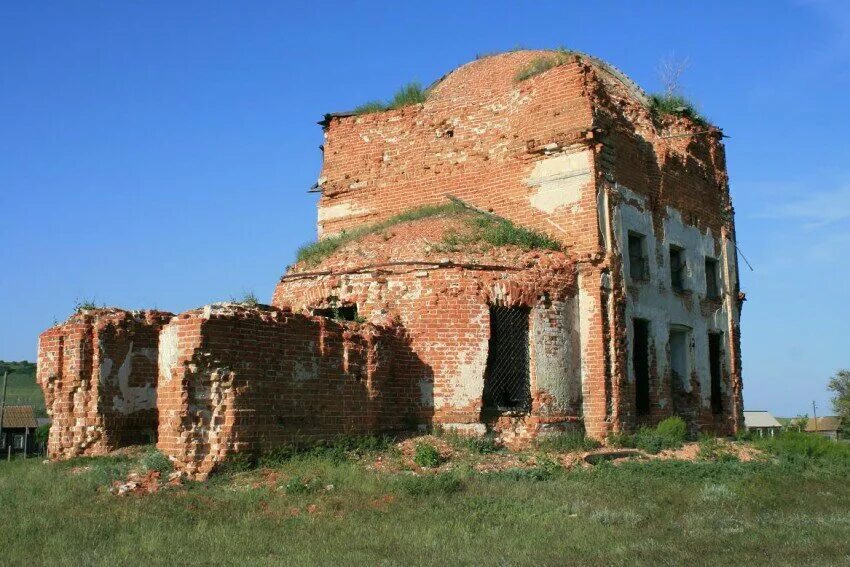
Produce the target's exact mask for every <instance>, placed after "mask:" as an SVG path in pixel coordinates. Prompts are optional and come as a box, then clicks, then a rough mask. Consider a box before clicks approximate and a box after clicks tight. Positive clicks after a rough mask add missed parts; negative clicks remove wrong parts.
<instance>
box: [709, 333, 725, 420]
mask: <svg viewBox="0 0 850 567" xmlns="http://www.w3.org/2000/svg"><path fill="white" fill-rule="evenodd" d="M721 337H722V335H721V334H720V333H709V334H708V364H709V371H710V372H711V411H712V412H713V413H723V397H722V393H721V391H720V367H721V365H720V361H721V359H720V357H721V356H722V352H721V342H720V340H721Z"/></svg>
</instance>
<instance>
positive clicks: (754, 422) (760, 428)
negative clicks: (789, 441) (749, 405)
mask: <svg viewBox="0 0 850 567" xmlns="http://www.w3.org/2000/svg"><path fill="white" fill-rule="evenodd" d="M744 426H745V427H746V428H747V431H749V432H750V433H752V434H753V435H758V436H759V437H773V436H774V435H776V434H778V433H781V432H782V424H781V423H779V421H778V420H777V419H776V418H775V417H773V416H772V415H771V413H770V412H769V411H761V410H750V411H747V410H744Z"/></svg>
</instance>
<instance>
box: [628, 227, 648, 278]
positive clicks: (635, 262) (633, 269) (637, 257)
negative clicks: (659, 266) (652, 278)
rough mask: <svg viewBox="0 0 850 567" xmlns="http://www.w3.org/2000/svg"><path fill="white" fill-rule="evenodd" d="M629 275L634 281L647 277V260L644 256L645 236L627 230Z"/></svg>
mask: <svg viewBox="0 0 850 567" xmlns="http://www.w3.org/2000/svg"><path fill="white" fill-rule="evenodd" d="M629 276H630V277H631V279H632V281H634V282H643V281H647V280H648V279H649V262H648V261H647V258H646V237H645V236H644V235H642V234H639V233H637V232H631V231H630V232H629Z"/></svg>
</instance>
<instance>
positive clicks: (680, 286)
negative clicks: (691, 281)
mask: <svg viewBox="0 0 850 567" xmlns="http://www.w3.org/2000/svg"><path fill="white" fill-rule="evenodd" d="M686 269H687V265H686V261H685V249H684V248H682V247H680V246H674V245H672V244H671V245H670V287H672V288H673V291H675V292H677V293H681V292H683V291H685V281H686V276H687V272H686Z"/></svg>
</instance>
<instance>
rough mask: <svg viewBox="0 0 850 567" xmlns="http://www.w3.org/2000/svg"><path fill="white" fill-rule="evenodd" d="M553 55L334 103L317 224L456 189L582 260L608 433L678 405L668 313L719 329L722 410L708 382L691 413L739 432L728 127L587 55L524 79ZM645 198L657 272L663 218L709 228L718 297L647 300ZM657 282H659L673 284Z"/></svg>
mask: <svg viewBox="0 0 850 567" xmlns="http://www.w3.org/2000/svg"><path fill="white" fill-rule="evenodd" d="M552 55H553V54H552V53H551V52H543V51H517V52H511V53H504V54H499V55H495V56H490V57H485V58H483V59H480V60H477V61H474V62H471V63H468V64H466V65H463V66H461V67H459V68H457V69H455V70H454V71H452V72H450V73H449V74H448V75H446V76H445V77H444V78H442V79H441V80H440V81H438V82H437V83H435V85H433V86H432V88H431V89H430V90H429V93H428V97H427V100H426V101H425V102H424V103H423V104H421V105H414V106H411V107H406V108H401V109H397V110H391V111H387V112H379V113H374V114H367V115H360V116H354V115H346V114H345V113H342V114H336V115H330V116H328V118H327V120H326V122H325V138H326V139H325V145H324V152H325V154H324V165H323V169H322V174H321V177H320V179H319V183H318V188H319V189H320V191H321V193H322V196H321V199H320V201H319V213H318V226H319V233H320V235H323V234H329V233H336V232H338V231H340V230H345V229H350V228H352V227H355V226H359V225H362V224H363V223H368V222H374V221H380V220H384V219H386V218H387V217H389V216H391V215H393V214H395V213H398V212H400V211H402V210H404V209H407V208H410V207H413V206H417V205H422V204H432V203H439V202H441V201H442V200H443V199H445V195H447V194H451V195H455V196H458V197H460V198H461V199H463V200H464V201H466V202H468V203H470V204H472V205H474V206H477V207H479V208H482V209H487V210H491V211H494V212H496V213H497V214H499V215H501V216H504V217H506V218H509V219H511V220H512V221H514V222H516V223H518V224H520V225H522V226H526V227H529V228H533V229H536V230H538V231H541V232H545V233H547V234H549V235H550V236H551V237H553V238H555V239H557V240H559V241H561V242H563V243H564V244H565V245H566V246H567V247H568V248H569V250H570V252H571V253H572V255H573V257H574V258H575V259H576V260H577V262H578V274H579V277H578V282H577V285H578V288H579V297H580V301H579V303H580V319H581V322H580V324H581V328H582V347H581V348H582V364H583V380H584V384H585V393H586V397H585V400H584V404H585V416H586V418H589V419H588V423H592V424H594V425H593V428H592V429H589V430H588V431H589V432H590V433H591V434H592V435H594V436H597V437H601V436H604V435H605V433H606V432H607V431H608V430H609V429H611V428H614V429H617V430H619V429H621V428H624V429H633V428H635V427H637V426H639V425H641V424H654V423H657V422H658V421H659V420H661V419H663V418H664V417H666V416H669V415H671V412H672V408H673V403H672V399H671V396H672V394H671V383H670V380H671V375H670V371H669V368H668V365H667V363H666V360H665V357H666V355H665V348H666V340H667V337H666V334H665V333H666V332H667V331H666V329H667V327H668V325H669V324H671V323H677V324H685V325H690V326H692V327H694V336H695V338H696V339H697V340H699V341H701V342H700V344H701V345H702V343H703V342H704V341H705V337H704V336H703V335H704V334H705V330H706V329H708V330H710V331H712V332H721V333H722V334H723V337H724V341H725V343H724V353H723V354H724V364H723V390H724V397H725V399H726V405H725V408H726V409H724V412H723V413H722V415H716V414H711V413H710V412H709V413H708V414H706V409H707V407H706V397H705V396H706V389H705V388H704V387H703V386H704V385H705V384H697V385H696V387H697V388H698V389H699V388H701V390H702V393H701V394H698V395H696V397H694V400H695V401H696V403H697V405H698V406H699V407H696V408H687V413H689V414H695V415H696V416H697V417H694V418H693V420H694V421H695V423H697V424H698V426H699V427H700V428H702V429H712V430H714V431H717V432H719V433H724V432H731V431H736V430H737V429H738V428H740V427H741V424H742V421H741V420H742V416H743V414H742V408H743V402H742V378H741V362H740V361H741V355H740V339H739V337H740V326H739V318H740V302H739V299H738V297H739V287H738V277H737V270H738V268H737V262H736V257H735V254H734V241H735V231H734V220H733V210H732V206H731V199H730V196H729V185H728V177H727V174H726V164H725V156H724V149H723V144H722V137H723V135H722V132H721V131H720V130H719V129H718V128H716V127H714V126H711V125H709V124H704V123H700V122H697V121H694V120H692V119H690V118H686V117H675V116H665V115H660V114H657V113H654V112H653V111H652V110H651V105H650V101H649V98H648V97H647V95H646V94H645V93H643V91H641V90H640V88H639V87H637V85H635V84H634V83H633V82H632V81H630V80H629V79H628V78H626V77H625V76H624V75H623V74H622V73H620V72H619V71H617V70H616V69H614V68H612V67H610V66H609V65H607V64H605V63H604V62H601V61H598V60H596V59H594V58H592V57H589V56H584V55H576V56H574V57H572V58H568V59H567V61H566V62H565V63H564V64H561V65H558V66H556V67H554V68H552V69H549V70H547V71H545V72H543V73H540V74H538V75H536V76H533V77H531V78H529V79H527V80H524V81H516V74H517V72H518V71H519V70H520V69H522V68H523V67H524V66H525V65H528V64H529V63H530V62H531V61H533V60H535V59H536V58H538V57H541V56H543V57H546V56H549V57H551V56H552ZM634 196H637V198H635V197H634ZM644 201H645V202H644ZM635 203H637V204H638V205H639V207H640V208H642V209H643V210H644V211H646V212H647V214H648V216H649V218H650V219H651V221H652V222H651V225H652V228H651V232H652V236H653V237H654V239H655V240H657V242H658V244H659V246H658V248H657V251H658V256H657V257H655V258H651V260H652V261H654V262H655V264H656V266H657V268H658V272H657V273H658V274H659V275H661V274H663V270H664V269H665V268H666V264H665V259H664V257H663V253H664V251H665V250H666V249H665V248H664V247H665V246H667V245H668V244H669V243H671V239H670V238H669V234H668V230H670V229H672V228H677V227H678V226H682V227H685V228H687V229H694V230H695V231H697V232H699V233H700V234H702V235H703V236H707V237H710V239H711V240H712V241H713V244H712V245H711V246H708V245H706V249H705V250H701V252H704V253H705V254H706V255H709V254H710V255H712V256H714V257H715V258H718V259H719V260H720V261H721V265H720V269H721V271H722V273H723V284H724V292H723V297H722V302H721V305H719V306H718V305H715V303H716V302H712V301H705V300H704V298H702V297H699V295H698V292H696V291H695V292H694V293H693V294H692V295H691V297H683V298H678V297H675V295H674V294H673V293H672V292H670V291H669V289H667V290H666V291H663V293H662V294H660V295H659V297H658V298H656V300H657V301H656V304H657V305H656V307H658V306H660V304H661V303H666V304H667V306H668V308H669V309H670V310H678V307H679V306H680V304H681V307H682V309H683V310H687V311H689V312H690V313H691V314H693V316H676V317H671V316H666V315H663V313H662V312H661V311H656V312H655V313H654V314H653V313H651V312H650V311H651V309H649V307H652V306H651V305H644V303H645V300H646V295H647V294H646V293H644V294H640V293H639V292H638V291H637V290H636V289H634V286H631V285H629V282H628V281H627V280H628V278H627V276H626V275H625V273H624V272H623V255H624V254H627V251H626V250H625V249H624V247H623V246H624V238H623V234H621V233H619V232H618V229H620V228H622V224H621V223H622V214H621V211H620V209H621V208H623V207H624V206H629V205H634V204H635ZM674 225H676V226H674ZM712 247H713V250H712V249H711V248H712ZM700 261H701V260H700ZM698 275H699V274H698V273H697V272H696V271H695V272H694V276H698ZM654 283H656V284H657V285H659V286H661V287H662V289H663V285H664V284H663V282H662V283H658V282H654ZM668 287H669V286H668ZM635 307H640V308H641V309H642V311H643V313H644V315H642V316H646V317H650V318H652V319H654V323H653V324H654V327H653V329H654V332H656V331H657V336H655V337H654V339H653V340H654V342H653V345H652V347H653V359H652V368H651V371H652V373H653V378H652V411H651V413H650V415H648V416H637V415H636V412H635V401H634V398H635V392H634V378H633V376H632V374H631V370H630V360H629V357H630V341H631V336H630V334H629V333H630V331H629V329H630V324H631V318H632V317H633V316H635V313H636V312H637V311H641V309H637V310H636V309H635ZM643 308H646V309H643ZM697 335H698V336H697ZM697 354H698V355H700V356H703V355H704V353H703V352H702V351H701V350H700V351H699V352H698V353H697ZM698 381H702V382H704V381H705V376H699V377H698ZM689 395H690V393H689ZM680 402H681V403H684V398H680ZM680 405H681V404H680Z"/></svg>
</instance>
